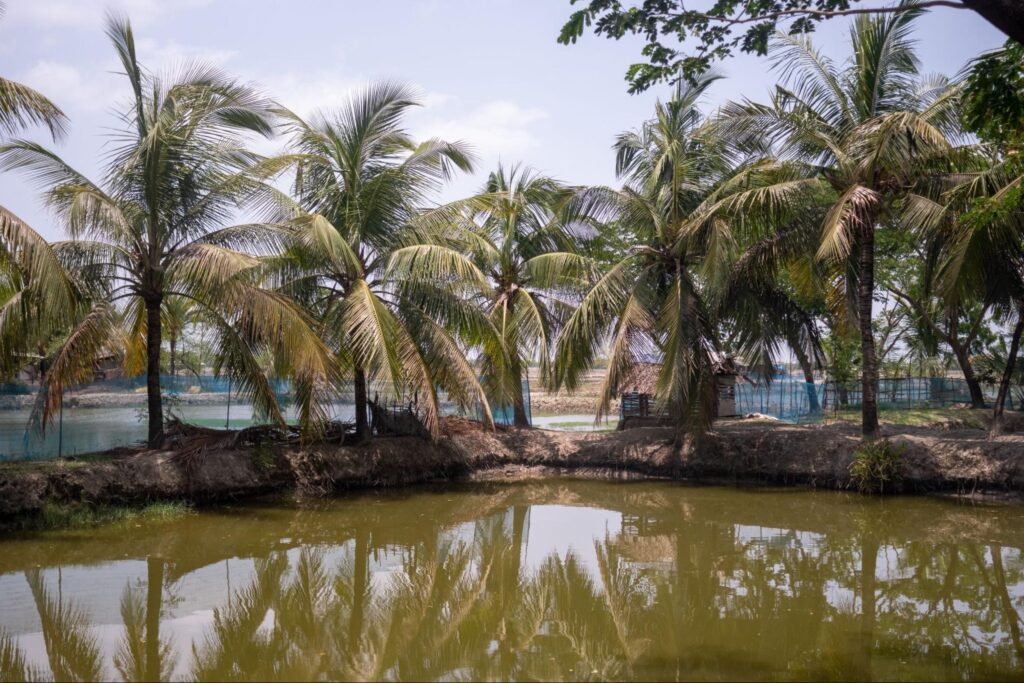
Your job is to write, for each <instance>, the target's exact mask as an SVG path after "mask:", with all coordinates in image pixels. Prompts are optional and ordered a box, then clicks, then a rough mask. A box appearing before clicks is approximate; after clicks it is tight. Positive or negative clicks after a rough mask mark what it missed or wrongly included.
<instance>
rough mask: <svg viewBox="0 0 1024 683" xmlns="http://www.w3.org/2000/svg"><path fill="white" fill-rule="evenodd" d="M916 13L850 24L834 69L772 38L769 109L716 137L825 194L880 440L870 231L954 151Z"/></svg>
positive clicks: (799, 39)
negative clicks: (924, 69)
mask: <svg viewBox="0 0 1024 683" xmlns="http://www.w3.org/2000/svg"><path fill="white" fill-rule="evenodd" d="M919 14H920V11H918V10H914V9H908V10H907V11H904V12H901V13H896V14H891V15H886V16H874V17H868V16H863V17H860V18H858V20H857V21H856V22H855V23H854V25H853V28H852V30H851V35H850V41H851V47H852V52H853V54H852V56H851V59H850V61H849V63H848V64H847V65H844V66H837V65H836V64H834V63H833V62H832V61H831V60H830V59H829V58H827V57H826V56H824V55H823V54H822V53H821V52H820V51H819V50H817V49H816V48H815V47H814V45H813V44H812V42H811V41H810V39H809V38H807V37H805V36H788V35H780V36H778V37H777V38H776V45H775V68H777V69H779V70H780V72H781V75H782V81H783V82H782V84H780V85H778V86H776V90H775V93H774V95H773V97H772V100H771V103H770V104H756V103H753V102H749V101H745V102H743V103H738V104H736V103H734V104H730V105H727V106H726V107H725V108H724V109H723V118H722V121H721V122H720V124H719V125H720V129H721V134H722V135H724V136H726V137H730V138H732V139H734V140H737V141H739V143H740V144H741V145H742V144H747V145H749V147H747V149H751V148H758V147H759V148H760V149H761V151H762V152H763V153H766V154H774V155H776V156H777V157H780V158H783V159H788V160H793V161H796V162H799V163H800V164H802V165H803V166H804V169H805V171H806V173H807V177H809V178H815V179H816V180H817V181H818V182H819V183H820V184H821V185H822V186H823V188H824V189H827V190H831V192H832V200H831V201H830V202H829V204H828V211H827V212H826V214H825V218H824V220H823V221H822V224H821V233H820V242H819V248H818V252H817V255H818V258H819V259H821V260H825V261H830V262H832V263H834V264H835V265H836V267H837V269H838V268H840V267H841V270H840V271H839V272H841V273H842V275H841V277H839V278H837V279H836V280H835V283H834V284H835V285H837V286H838V290H839V292H840V293H841V294H842V295H843V296H835V297H833V299H834V300H835V301H837V302H838V301H841V300H843V299H845V301H846V302H847V304H848V305H849V307H850V308H851V309H852V310H856V312H857V321H858V327H859V331H860V342H861V355H862V358H863V364H862V387H863V404H862V407H863V418H862V431H863V433H864V435H865V436H866V437H869V438H873V437H875V436H877V434H878V408H877V396H876V393H877V386H878V364H877V358H876V353H875V342H874V336H873V333H872V326H871V314H872V304H873V301H874V297H875V231H876V229H878V228H879V227H893V226H896V225H898V222H899V218H900V217H901V214H902V212H904V211H906V210H907V209H908V207H909V206H910V204H909V203H907V202H904V201H903V200H905V199H906V198H907V196H908V191H907V188H909V187H911V186H913V185H914V183H915V182H916V181H917V180H918V179H919V177H920V175H921V173H922V169H923V168H925V167H927V166H928V164H931V163H934V160H935V159H936V158H937V157H941V156H943V155H946V154H948V153H949V152H950V149H951V147H952V143H951V140H953V139H954V138H955V136H956V135H957V134H958V133H959V126H958V124H957V117H956V107H955V101H956V97H955V94H956V89H955V88H953V87H951V86H950V84H949V83H948V81H946V79H943V78H926V79H922V78H920V77H919V68H918V61H917V58H916V56H915V53H914V44H913V41H912V40H911V38H910V33H911V28H912V26H913V20H914V18H915V17H917V16H918V15H919Z"/></svg>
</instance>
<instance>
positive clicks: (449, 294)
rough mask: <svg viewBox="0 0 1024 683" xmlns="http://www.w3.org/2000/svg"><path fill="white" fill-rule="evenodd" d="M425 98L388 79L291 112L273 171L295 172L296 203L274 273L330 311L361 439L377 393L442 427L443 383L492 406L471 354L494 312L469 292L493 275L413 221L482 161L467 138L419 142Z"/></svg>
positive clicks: (322, 311) (325, 317)
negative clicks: (409, 123) (285, 144)
mask: <svg viewBox="0 0 1024 683" xmlns="http://www.w3.org/2000/svg"><path fill="white" fill-rule="evenodd" d="M415 104H416V99H415V96H414V94H413V93H412V92H411V91H410V90H409V89H408V88H406V87H404V86H400V85H396V84H393V83H381V84H378V85H375V86H371V87H370V88H368V89H366V90H364V91H363V92H361V93H360V94H358V95H357V96H355V97H353V98H352V99H351V100H350V102H349V103H348V104H347V105H346V106H344V107H342V108H340V109H338V110H337V111H333V112H330V113H323V114H318V115H316V116H315V117H314V118H312V119H310V120H308V121H307V120H304V119H302V118H300V117H299V116H298V115H296V114H294V113H292V112H289V111H282V112H281V114H282V115H283V116H284V118H285V131H286V133H287V134H288V136H289V138H290V142H291V145H290V149H289V150H288V152H287V153H286V154H285V155H284V156H281V157H279V158H277V159H273V160H270V161H268V162H266V163H265V168H266V169H267V172H268V173H276V172H279V171H281V170H284V169H292V170H293V171H294V174H295V181H294V184H295V192H294V194H295V202H294V203H290V202H289V201H287V200H285V199H282V200H281V202H280V209H281V210H282V211H283V213H284V215H285V217H288V218H290V222H289V225H290V238H291V247H290V250H289V254H288V258H286V259H283V260H280V261H279V262H277V263H275V264H274V265H273V267H272V268H271V269H270V273H271V277H272V278H273V280H274V282H276V284H277V285H278V286H279V288H280V291H281V292H283V293H285V294H287V295H289V296H291V297H293V298H294V299H295V300H297V301H299V302H301V303H302V304H303V305H304V306H305V307H306V310H307V311H309V313H310V314H311V315H312V316H313V317H314V318H316V319H317V320H318V321H319V325H318V329H319V332H320V334H321V335H323V338H324V339H325V340H326V341H327V343H328V344H329V345H330V347H331V348H332V349H333V350H334V352H335V353H336V354H337V356H338V360H339V362H340V364H341V366H342V367H343V368H344V370H345V371H346V372H345V374H346V376H347V377H350V378H351V379H352V380H353V382H354V387H355V400H356V430H357V433H358V434H359V435H360V437H361V438H365V437H367V436H368V435H369V425H368V423H367V403H368V401H370V400H372V396H371V391H372V392H373V393H374V394H377V393H380V394H383V395H384V396H385V397H387V398H388V399H390V400H392V401H401V402H407V401H408V402H412V401H416V402H417V407H418V410H419V412H420V414H421V416H422V418H423V421H424V424H425V426H426V427H427V429H428V430H429V431H430V433H431V434H432V435H434V436H436V435H437V434H438V433H439V428H440V405H439V400H438V393H437V392H438V389H441V390H444V391H446V392H447V393H448V395H449V396H450V397H451V398H452V399H454V400H455V401H456V402H457V403H459V404H462V405H464V406H465V405H471V404H473V403H475V402H477V401H479V402H481V403H482V404H483V406H484V408H485V412H486V413H487V414H489V411H487V410H486V407H487V402H486V399H485V398H484V397H483V391H482V389H481V388H480V384H479V381H478V380H477V377H476V374H475V372H474V370H473V368H472V367H471V366H470V364H469V363H468V362H467V361H466V358H465V345H467V344H472V343H475V342H477V341H478V340H479V339H480V338H481V336H482V335H483V334H485V333H486V330H485V328H486V320H485V319H482V316H481V314H480V313H479V312H478V311H476V310H475V309H474V308H473V307H472V306H471V305H470V304H469V303H468V302H467V300H466V299H465V297H464V296H463V295H464V294H465V291H466V288H467V287H469V288H472V287H473V286H478V285H480V283H482V281H483V278H482V277H481V276H480V275H479V274H478V273H476V272H475V269H474V267H473V265H472V264H471V263H469V261H468V260H467V259H466V258H465V257H464V256H463V255H461V254H459V253H458V252H457V251H455V250H454V249H451V248H450V247H445V246H442V245H440V244H438V243H434V244H430V243H424V240H423V235H422V234H421V232H420V231H418V229H417V228H415V227H413V226H412V225H411V224H412V222H413V219H414V218H416V217H417V216H419V214H420V213H421V212H422V210H423V209H424V208H425V203H426V201H427V197H428V196H429V193H430V192H431V191H433V190H435V189H437V188H438V187H439V185H440V184H441V183H442V182H444V181H445V180H447V179H448V178H449V177H451V175H452V174H453V173H454V172H456V171H459V170H468V169H469V168H470V154H469V152H468V150H467V149H466V148H465V146H464V145H462V144H460V143H448V142H444V141H441V140H427V141H426V142H420V143H417V142H414V141H413V140H412V139H411V138H410V137H409V136H408V134H407V133H406V132H405V131H404V130H403V128H402V118H403V116H404V115H405V113H406V111H407V110H408V109H409V108H410V107H412V106H414V105H415Z"/></svg>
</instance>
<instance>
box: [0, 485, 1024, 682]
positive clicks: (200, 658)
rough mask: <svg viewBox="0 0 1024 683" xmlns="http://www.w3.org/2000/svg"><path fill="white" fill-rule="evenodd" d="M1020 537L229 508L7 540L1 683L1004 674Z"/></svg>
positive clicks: (364, 505) (845, 507)
mask: <svg viewBox="0 0 1024 683" xmlns="http://www.w3.org/2000/svg"><path fill="white" fill-rule="evenodd" d="M1022 547H1024V507H1021V506H1011V505H1005V506H970V505H966V504H962V503H955V502H952V501H944V500H935V499H925V498H899V499H890V500H884V501H879V500H870V499H864V498H859V497H854V496H846V495H840V494H833V493H809V492H794V491H784V492H776V491H765V490H759V491H745V490H733V489H727V488H694V487H685V486H679V485H674V484H669V483H629V484H623V483H619V484H611V483H597V482H573V481H561V480H560V481H549V482H530V483H527V484H522V485H512V486H488V487H483V486H477V487H460V488H445V489H430V490H418V491H406V492H397V493H390V494H361V495H355V496H351V497H346V498H340V499H336V500H332V501H327V502H319V503H316V504H314V505H306V506H302V507H296V506H291V505H261V506H255V505H253V506H249V505H246V506H238V507H231V508H225V509H218V510H215V511H210V512H203V513H201V514H197V515H194V516H191V517H188V518H184V519H180V520H177V521H171V522H162V523H147V524H143V525H140V526H134V525H132V526H129V527H124V526H121V527H109V528H102V529H93V530H89V531H78V532H62V533H46V534H37V535H32V536H28V537H21V538H14V539H7V540H3V541H0V628H2V630H3V632H4V633H5V634H6V635H5V640H6V643H7V646H8V647H6V649H5V648H4V647H0V666H2V667H4V668H5V669H7V670H5V671H0V678H3V677H4V675H7V676H13V677H21V676H23V675H25V673H26V672H25V671H24V670H23V669H29V670H30V671H28V672H27V673H29V674H31V675H35V676H41V677H57V678H60V679H64V680H74V679H111V678H113V679H127V680H142V679H147V678H155V677H157V676H159V677H161V678H172V679H200V680H205V679H235V680H270V679H309V680H313V679H320V680H322V679H387V680H422V679H435V680H436V679H440V680H469V679H627V680H628V679H670V680H702V679H703V680H707V679H710V680H721V679H727V680H733V679H782V680H790V679H795V680H801V679H820V678H824V679H837V678H846V679H850V678H853V679H876V680H881V679H906V680H927V679H1007V678H1010V679H1020V678H1024V644H1022V636H1021V627H1022V623H1021V619H1022V617H1024V557H1022V552H1021V549H1022ZM19 667H21V668H19Z"/></svg>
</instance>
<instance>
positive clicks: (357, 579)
mask: <svg viewBox="0 0 1024 683" xmlns="http://www.w3.org/2000/svg"><path fill="white" fill-rule="evenodd" d="M354 546H355V548H354V550H355V559H354V561H353V574H352V613H351V614H350V615H349V621H348V637H349V642H351V643H358V642H359V638H360V637H361V636H362V633H363V618H364V616H365V609H366V596H367V584H368V582H369V575H370V532H368V531H367V530H366V529H359V530H357V531H356V537H355V540H354Z"/></svg>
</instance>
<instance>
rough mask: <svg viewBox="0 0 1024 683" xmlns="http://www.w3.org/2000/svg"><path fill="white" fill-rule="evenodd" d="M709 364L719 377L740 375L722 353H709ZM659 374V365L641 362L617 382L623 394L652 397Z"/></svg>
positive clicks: (730, 358)
mask: <svg viewBox="0 0 1024 683" xmlns="http://www.w3.org/2000/svg"><path fill="white" fill-rule="evenodd" d="M711 363H712V367H713V368H714V372H715V375H717V376H719V377H727V376H730V375H732V376H735V375H738V374H740V373H739V371H738V370H737V369H736V360H735V359H734V358H733V357H732V356H727V355H725V354H723V353H716V352H712V353H711ZM660 372H661V363H653V362H649V361H648V362H643V363H635V364H634V365H633V366H632V367H631V368H630V369H629V371H628V372H627V373H626V376H625V378H624V379H623V380H622V381H621V382H619V387H620V388H621V390H622V392H623V393H637V394H649V395H651V396H653V395H654V389H655V387H656V386H657V385H658V373H660Z"/></svg>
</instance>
